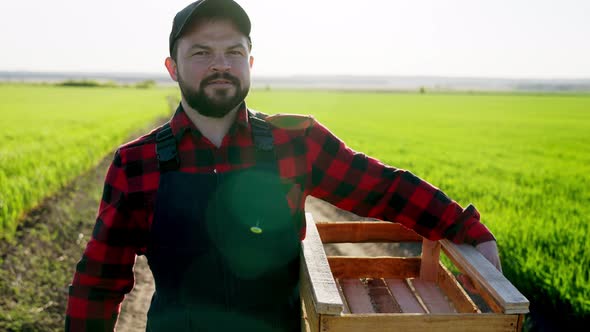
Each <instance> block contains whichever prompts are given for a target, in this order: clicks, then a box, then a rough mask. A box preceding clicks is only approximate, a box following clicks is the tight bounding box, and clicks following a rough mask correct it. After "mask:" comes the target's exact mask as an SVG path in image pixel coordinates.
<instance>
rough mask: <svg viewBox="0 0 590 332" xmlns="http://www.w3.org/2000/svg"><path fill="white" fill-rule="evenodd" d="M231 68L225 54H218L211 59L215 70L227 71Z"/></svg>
mask: <svg viewBox="0 0 590 332" xmlns="http://www.w3.org/2000/svg"><path fill="white" fill-rule="evenodd" d="M230 68H231V65H230V62H229V61H228V59H227V58H226V57H225V56H224V55H223V54H218V55H216V56H215V57H214V58H213V60H212V61H211V70H212V71H215V72H226V71H229V69H230Z"/></svg>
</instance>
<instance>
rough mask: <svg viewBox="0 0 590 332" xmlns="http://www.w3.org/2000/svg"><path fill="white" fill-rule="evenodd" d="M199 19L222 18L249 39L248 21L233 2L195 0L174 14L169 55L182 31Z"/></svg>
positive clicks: (244, 13)
mask: <svg viewBox="0 0 590 332" xmlns="http://www.w3.org/2000/svg"><path fill="white" fill-rule="evenodd" d="M199 17H202V18H203V17H224V18H228V19H230V20H231V21H232V22H234V23H235V25H236V26H237V28H238V30H240V32H242V33H243V34H244V35H245V36H246V37H250V19H249V18H248V14H246V11H244V9H243V8H242V7H240V5H238V4H237V3H236V2H235V1H233V0H197V1H195V2H193V3H191V4H190V5H188V6H186V7H185V8H184V9H183V10H181V11H179V12H178V13H176V16H174V22H173V23H172V31H171V32H170V54H171V55H172V48H173V47H174V43H175V42H176V40H178V38H180V36H181V35H182V32H183V30H184V29H185V28H186V27H187V26H188V25H189V24H190V22H192V20H193V19H196V18H199Z"/></svg>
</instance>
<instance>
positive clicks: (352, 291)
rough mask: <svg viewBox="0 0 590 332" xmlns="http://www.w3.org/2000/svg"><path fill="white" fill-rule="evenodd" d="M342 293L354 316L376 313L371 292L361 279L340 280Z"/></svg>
mask: <svg viewBox="0 0 590 332" xmlns="http://www.w3.org/2000/svg"><path fill="white" fill-rule="evenodd" d="M340 285H341V286H342V292H344V296H345V297H346V302H347V303H348V307H349V308H350V311H351V312H352V313H353V314H368V313H374V312H375V309H374V308H373V303H372V302H371V297H370V296H369V290H368V289H367V287H365V285H364V284H363V283H362V282H361V281H360V280H359V279H356V278H355V279H340Z"/></svg>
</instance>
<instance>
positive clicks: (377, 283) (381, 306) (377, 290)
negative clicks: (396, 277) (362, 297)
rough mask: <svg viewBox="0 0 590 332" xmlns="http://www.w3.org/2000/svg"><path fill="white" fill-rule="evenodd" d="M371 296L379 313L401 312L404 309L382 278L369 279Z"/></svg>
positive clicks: (368, 284) (368, 286) (368, 285)
mask: <svg viewBox="0 0 590 332" xmlns="http://www.w3.org/2000/svg"><path fill="white" fill-rule="evenodd" d="M367 288H368V289H369V296H370V297H371V301H372V302H373V307H374V308H375V312H377V313H400V312H402V309H401V308H400V306H399V303H397V302H396V301H395V299H394V298H393V296H391V293H390V292H389V288H387V285H386V284H385V282H384V281H383V279H381V278H374V279H367Z"/></svg>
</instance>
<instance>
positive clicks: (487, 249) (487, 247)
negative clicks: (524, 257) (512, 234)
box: [475, 241, 502, 272]
mask: <svg viewBox="0 0 590 332" xmlns="http://www.w3.org/2000/svg"><path fill="white" fill-rule="evenodd" d="M475 249H477V251H479V252H480V253H481V254H482V255H483V257H485V258H486V259H487V260H488V261H490V263H492V265H493V266H495V267H496V268H497V269H498V270H499V271H500V272H502V264H500V256H499V255H498V246H497V245H496V241H486V242H482V243H480V244H478V245H476V246H475Z"/></svg>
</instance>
